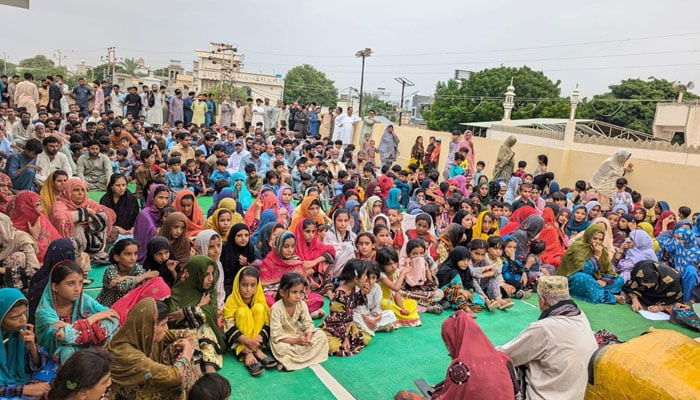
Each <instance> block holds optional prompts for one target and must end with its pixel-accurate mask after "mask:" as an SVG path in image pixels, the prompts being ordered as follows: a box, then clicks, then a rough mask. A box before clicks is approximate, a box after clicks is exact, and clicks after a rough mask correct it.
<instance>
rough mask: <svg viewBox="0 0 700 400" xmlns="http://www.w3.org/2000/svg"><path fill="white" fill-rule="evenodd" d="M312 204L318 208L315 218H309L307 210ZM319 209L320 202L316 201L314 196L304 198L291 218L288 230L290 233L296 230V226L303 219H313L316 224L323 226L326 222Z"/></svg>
mask: <svg viewBox="0 0 700 400" xmlns="http://www.w3.org/2000/svg"><path fill="white" fill-rule="evenodd" d="M314 202H315V204H316V205H318V206H319V211H318V215H317V216H316V217H315V218H314V217H311V214H310V213H309V208H310V207H311V204H312V203H314ZM320 207H321V202H320V201H319V200H318V198H317V197H316V196H306V197H304V200H302V201H301V204H300V205H299V207H298V209H297V211H296V212H295V213H294V216H293V217H292V223H291V224H290V225H289V229H290V230H292V231H293V230H296V228H297V224H298V223H300V222H301V221H303V220H305V219H313V220H314V221H315V222H316V223H317V224H324V223H325V222H326V220H325V218H324V217H323V212H322V211H321V210H320Z"/></svg>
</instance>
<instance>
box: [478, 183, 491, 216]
mask: <svg viewBox="0 0 700 400" xmlns="http://www.w3.org/2000/svg"><path fill="white" fill-rule="evenodd" d="M489 192H490V189H489V182H481V183H480V184H479V186H478V187H477V190H476V194H477V195H478V196H479V205H480V206H481V209H482V210H486V209H487V208H488V206H489V204H490V203H491V196H489Z"/></svg>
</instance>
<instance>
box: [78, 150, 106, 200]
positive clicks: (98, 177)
mask: <svg viewBox="0 0 700 400" xmlns="http://www.w3.org/2000/svg"><path fill="white" fill-rule="evenodd" d="M77 164H78V173H77V175H78V177H79V178H81V179H82V180H83V181H85V183H87V185H88V189H90V190H106V189H107V182H109V178H110V177H111V176H112V162H111V161H110V160H109V157H107V156H106V155H104V154H102V153H100V142H98V141H97V140H92V141H91V142H90V143H89V146H88V153H87V154H83V155H82V156H80V158H78V163H77Z"/></svg>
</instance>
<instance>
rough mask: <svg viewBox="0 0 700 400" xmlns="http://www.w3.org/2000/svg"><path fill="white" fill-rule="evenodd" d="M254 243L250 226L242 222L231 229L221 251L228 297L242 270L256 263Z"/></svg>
mask: <svg viewBox="0 0 700 400" xmlns="http://www.w3.org/2000/svg"><path fill="white" fill-rule="evenodd" d="M253 246H254V242H253V240H252V238H251V236H250V228H248V225H246V224H244V223H242V222H240V223H237V224H236V225H234V226H232V227H231V230H230V231H229V236H228V239H227V240H226V241H225V242H224V244H223V247H222V249H221V265H222V266H223V270H224V274H223V285H224V290H225V292H226V295H227V296H228V295H230V293H231V290H232V285H233V280H234V278H235V277H236V274H238V271H240V270H241V268H243V267H245V266H247V265H251V264H252V263H253V261H255V259H256V257H255V249H254V248H253Z"/></svg>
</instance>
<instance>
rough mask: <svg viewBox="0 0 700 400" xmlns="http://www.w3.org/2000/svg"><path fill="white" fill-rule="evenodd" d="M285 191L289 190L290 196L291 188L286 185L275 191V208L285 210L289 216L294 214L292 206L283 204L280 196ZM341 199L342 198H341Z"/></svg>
mask: <svg viewBox="0 0 700 400" xmlns="http://www.w3.org/2000/svg"><path fill="white" fill-rule="evenodd" d="M285 190H289V193H290V194H292V193H293V192H292V188H291V187H289V186H288V185H282V186H280V188H279V190H277V208H285V209H287V214H289V215H290V216H291V215H292V214H294V206H293V205H292V203H291V202H289V203H284V202H283V201H282V195H283V194H284V191H285ZM341 197H343V196H341Z"/></svg>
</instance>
